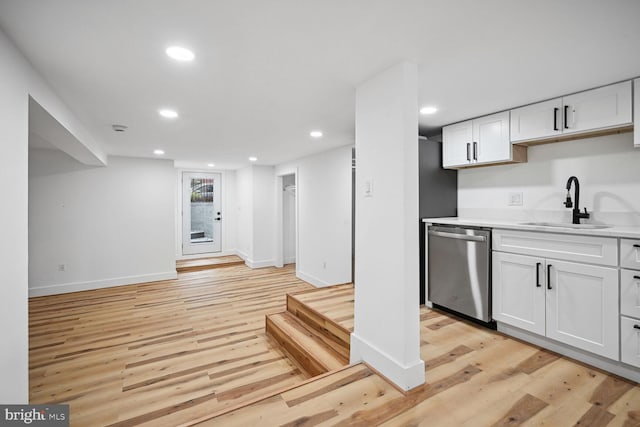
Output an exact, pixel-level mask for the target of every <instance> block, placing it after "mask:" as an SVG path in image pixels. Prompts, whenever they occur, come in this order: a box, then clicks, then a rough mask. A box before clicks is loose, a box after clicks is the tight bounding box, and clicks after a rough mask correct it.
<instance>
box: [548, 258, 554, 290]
mask: <svg viewBox="0 0 640 427" xmlns="http://www.w3.org/2000/svg"><path fill="white" fill-rule="evenodd" d="M551 267H553V266H552V265H551V264H548V265H547V289H553V288H552V287H551Z"/></svg>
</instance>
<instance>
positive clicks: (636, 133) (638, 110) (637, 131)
mask: <svg viewBox="0 0 640 427" xmlns="http://www.w3.org/2000/svg"><path fill="white" fill-rule="evenodd" d="M633 116H634V117H633V123H634V125H633V129H634V130H633V146H634V147H640V79H635V80H634V81H633Z"/></svg>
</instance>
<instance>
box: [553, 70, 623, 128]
mask: <svg viewBox="0 0 640 427" xmlns="http://www.w3.org/2000/svg"><path fill="white" fill-rule="evenodd" d="M562 103H563V106H562V115H563V134H569V133H575V132H585V131H591V130H597V129H605V128H610V127H616V126H620V125H624V124H631V123H632V117H631V103H632V100H631V81H626V82H622V83H618V84H614V85H610V86H605V87H601V88H598V89H593V90H588V91H586V92H580V93H576V94H574V95H569V96H565V97H563V98H562Z"/></svg>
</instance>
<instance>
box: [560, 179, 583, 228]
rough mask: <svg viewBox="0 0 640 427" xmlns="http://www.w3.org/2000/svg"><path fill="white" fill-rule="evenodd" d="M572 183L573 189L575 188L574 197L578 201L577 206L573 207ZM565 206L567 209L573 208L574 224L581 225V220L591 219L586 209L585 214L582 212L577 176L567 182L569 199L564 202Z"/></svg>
mask: <svg viewBox="0 0 640 427" xmlns="http://www.w3.org/2000/svg"><path fill="white" fill-rule="evenodd" d="M571 183H573V184H574V185H573V187H574V190H575V191H574V196H575V199H576V205H575V206H573V203H572V202H571V192H570V191H571ZM564 205H565V206H566V207H567V208H573V211H571V212H572V213H573V218H572V222H573V223H574V224H580V218H585V219H586V218H589V213H588V212H587V208H584V213H583V212H580V182H578V178H576V177H575V176H571V177H569V179H568V180H567V199H566V201H565V202H564Z"/></svg>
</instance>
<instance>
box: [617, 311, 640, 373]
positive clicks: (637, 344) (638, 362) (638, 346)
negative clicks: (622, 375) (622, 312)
mask: <svg viewBox="0 0 640 427" xmlns="http://www.w3.org/2000/svg"><path fill="white" fill-rule="evenodd" d="M620 341H621V343H620V344H621V346H620V347H621V350H622V355H621V357H620V360H622V361H623V362H624V363H628V364H629V365H633V366H637V367H638V368H640V320H637V319H632V318H630V317H625V316H622V317H620Z"/></svg>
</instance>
